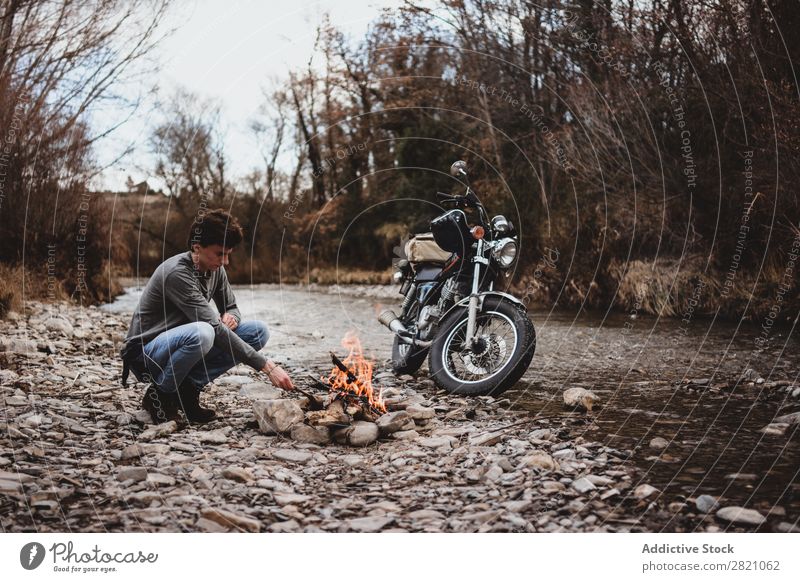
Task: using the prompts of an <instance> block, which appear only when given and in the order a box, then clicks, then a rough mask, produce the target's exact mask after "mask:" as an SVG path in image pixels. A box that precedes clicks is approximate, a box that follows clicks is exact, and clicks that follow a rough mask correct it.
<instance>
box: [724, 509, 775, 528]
mask: <svg viewBox="0 0 800 582" xmlns="http://www.w3.org/2000/svg"><path fill="white" fill-rule="evenodd" d="M717 517H718V518H720V519H721V520H722V521H727V522H730V523H732V524H734V525H750V526H758V525H761V524H762V523H764V522H765V521H767V518H766V517H764V516H763V515H761V514H760V513H759V512H757V511H756V510H755V509H745V508H744V507H738V506H736V505H731V506H729V507H723V508H722V509H720V510H719V511H718V512H717Z"/></svg>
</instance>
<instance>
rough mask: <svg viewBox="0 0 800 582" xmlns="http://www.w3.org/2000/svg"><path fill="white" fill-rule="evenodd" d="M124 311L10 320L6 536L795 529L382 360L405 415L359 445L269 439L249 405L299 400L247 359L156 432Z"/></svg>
mask: <svg viewBox="0 0 800 582" xmlns="http://www.w3.org/2000/svg"><path fill="white" fill-rule="evenodd" d="M128 320H129V316H128V315H125V314H115V313H108V312H105V311H101V310H99V309H95V308H88V309H84V308H79V307H75V306H71V305H67V304H58V305H43V304H36V303H33V304H28V306H27V308H26V311H25V312H24V313H23V314H17V315H12V317H11V318H9V319H7V320H5V321H2V322H0V337H2V340H0V364H1V365H2V370H0V394H2V398H3V402H4V404H3V415H2V416H0V525H2V529H3V531H16V532H20V531H38V532H48V531H57V532H60V531H84V532H85V531H91V532H98V531H100V532H102V531H128V532H141V531H227V530H234V531H252V532H258V531H261V532H267V531H273V532H290V531H342V532H344V531H355V532H377V531H412V532H442V531H448V532H449V531H452V532H488V531H502V532H509V531H514V532H553V531H567V532H572V531H720V530H723V529H725V530H728V529H734V530H739V529H745V530H748V529H752V528H757V527H760V528H762V529H766V530H775V531H788V530H789V529H791V527H792V526H791V525H790V524H789V523H787V522H785V521H784V519H782V516H780V515H769V514H763V513H759V512H756V511H752V510H746V511H740V510H739V508H736V507H721V506H719V505H718V503H717V500H716V499H713V498H708V497H709V496H700V497H699V498H698V499H668V498H665V497H666V496H665V495H661V494H660V491H658V489H656V488H655V487H653V486H651V485H649V484H648V483H647V479H646V476H645V475H642V474H639V473H637V471H636V469H635V468H634V467H633V466H632V464H630V463H629V462H628V458H629V456H630V455H631V451H627V450H617V449H614V448H611V447H608V446H605V445H603V444H602V443H599V442H591V441H587V440H585V439H584V437H583V436H582V435H583V434H585V432H586V431H585V427H586V426H587V424H588V423H591V422H592V417H591V415H585V414H583V413H579V412H575V411H566V410H565V412H564V413H563V414H558V415H553V416H550V417H540V416H536V415H532V414H531V413H529V412H520V411H513V410H508V409H507V405H508V404H509V402H508V401H507V400H503V399H493V398H490V397H483V398H469V399H467V398H461V397H455V396H449V395H447V394H444V393H442V392H440V391H437V390H436V389H435V388H434V386H433V384H432V382H431V381H430V380H428V379H426V378H424V377H420V378H413V377H411V376H404V377H401V378H396V377H395V376H394V375H393V374H391V372H389V371H388V368H387V367H386V365H385V363H383V364H381V363H379V365H378V371H377V372H376V375H375V379H376V383H377V384H378V385H380V386H382V387H383V388H384V390H385V394H386V395H387V396H388V400H389V403H390V410H392V409H393V410H406V411H407V412H408V413H409V415H408V416H409V417H410V418H411V419H412V420H413V427H412V426H409V425H408V424H406V426H403V430H401V431H400V432H395V433H392V434H389V433H388V432H387V433H386V434H385V435H384V436H383V437H382V438H380V439H379V440H377V441H375V442H372V443H371V444H368V445H367V446H364V447H353V446H344V445H339V444H335V443H329V444H312V443H309V442H299V441H298V440H295V439H292V438H291V437H289V436H285V435H274V434H265V433H264V432H262V429H263V428H264V426H263V422H259V420H260V419H259V417H258V415H257V414H256V413H255V411H256V410H259V409H260V408H263V400H264V399H265V398H274V397H275V396H280V397H284V398H286V397H288V398H297V399H298V401H299V400H300V397H299V395H296V396H295V395H288V396H286V395H281V394H275V391H273V390H272V389H270V388H269V387H267V386H265V385H264V384H263V383H262V382H263V377H262V376H261V375H259V374H257V373H256V372H254V371H253V370H250V369H248V368H245V367H242V366H239V367H237V368H235V369H234V370H232V371H231V372H230V373H229V374H227V375H226V376H223V377H222V378H220V379H219V380H218V381H217V382H216V383H215V384H214V385H212V386H210V387H209V388H208V390H207V391H206V393H205V395H204V396H203V401H204V402H205V403H206V404H209V405H211V406H213V407H214V408H216V409H217V411H218V413H219V414H220V415H221V418H220V419H219V420H217V421H215V422H213V423H211V424H208V425H204V426H199V427H198V426H186V425H176V424H174V423H169V424H167V425H161V426H158V427H155V426H153V425H152V424H150V422H149V419H148V417H147V415H146V414H144V413H143V412H142V411H141V410H140V401H141V395H142V392H143V386H141V385H139V386H136V385H134V384H131V385H129V386H128V388H122V387H121V386H120V385H119V376H120V372H121V365H120V362H119V360H118V358H117V347H118V343H119V341H120V340H121V339H122V337H123V336H124V333H125V331H126V329H127V324H128ZM284 332H287V333H288V331H287V330H284ZM271 355H272V356H273V357H275V359H276V360H278V361H280V360H281V354H280V353H278V354H273V353H271ZM287 368H288V371H289V372H290V373H291V375H292V376H293V377H294V378H295V381H296V382H297V383H298V384H299V385H301V386H303V385H304V384H303V382H304V378H308V377H309V376H310V375H311V376H317V377H319V376H320V375H327V373H328V372H329V371H330V367H329V366H325V365H324V364H323V362H322V360H320V361H318V362H308V363H305V365H303V366H300V365H297V364H296V363H295V364H294V365H293V364H291V363H289V364H287ZM261 420H263V419H261ZM405 420H406V422H407V421H408V419H407V418H406V419H405ZM370 440H371V439H370Z"/></svg>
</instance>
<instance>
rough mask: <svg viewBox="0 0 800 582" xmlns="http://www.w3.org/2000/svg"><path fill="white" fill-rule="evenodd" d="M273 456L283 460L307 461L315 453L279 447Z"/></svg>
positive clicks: (293, 461)
mask: <svg viewBox="0 0 800 582" xmlns="http://www.w3.org/2000/svg"><path fill="white" fill-rule="evenodd" d="M272 456H273V457H275V458H276V459H280V460H281V461H289V462H291V463H307V462H308V461H310V460H311V457H313V455H312V454H311V453H309V452H307V451H297V450H295V449H278V450H276V451H273V453H272Z"/></svg>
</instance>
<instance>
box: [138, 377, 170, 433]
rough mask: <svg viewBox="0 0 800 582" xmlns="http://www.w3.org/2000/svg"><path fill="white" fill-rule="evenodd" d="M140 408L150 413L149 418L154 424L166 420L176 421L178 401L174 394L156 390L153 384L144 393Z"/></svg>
mask: <svg viewBox="0 0 800 582" xmlns="http://www.w3.org/2000/svg"><path fill="white" fill-rule="evenodd" d="M142 408H144V409H145V410H146V411H147V412H149V413H150V418H152V419H153V422H154V423H156V424H161V423H162V422H167V421H168V420H178V400H177V397H176V395H175V394H168V393H166V392H162V391H161V390H159V389H158V387H157V386H156V385H155V384H150V385H149V386H148V387H147V390H146V391H145V393H144V399H143V400H142Z"/></svg>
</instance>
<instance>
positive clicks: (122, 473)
mask: <svg viewBox="0 0 800 582" xmlns="http://www.w3.org/2000/svg"><path fill="white" fill-rule="evenodd" d="M117 479H119V480H120V481H128V480H132V481H144V480H145V479H147V469H146V468H145V467H120V468H119V469H118V470H117Z"/></svg>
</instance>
